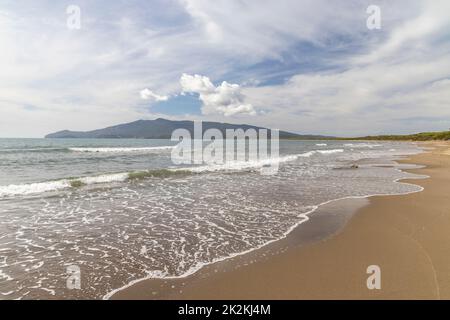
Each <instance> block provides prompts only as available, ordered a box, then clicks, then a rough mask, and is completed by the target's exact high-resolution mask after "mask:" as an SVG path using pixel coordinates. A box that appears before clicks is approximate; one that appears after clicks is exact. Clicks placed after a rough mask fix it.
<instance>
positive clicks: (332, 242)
mask: <svg viewBox="0 0 450 320" xmlns="http://www.w3.org/2000/svg"><path fill="white" fill-rule="evenodd" d="M423 146H424V147H427V148H431V147H432V148H433V149H429V150H427V152H425V153H422V154H418V155H414V156H411V157H410V158H409V159H407V160H402V161H399V162H401V163H411V164H421V165H424V166H425V167H424V168H422V169H412V170H407V171H409V172H412V173H417V174H421V175H427V176H429V177H430V178H427V179H414V180H403V181H402V182H407V183H413V184H416V185H420V186H422V187H423V188H424V190H423V191H422V192H417V193H411V194H407V195H399V196H374V197H370V198H369V199H368V201H367V202H368V204H367V205H364V206H362V207H361V208H359V209H358V210H356V213H355V214H352V215H351V218H349V221H348V223H346V224H345V226H343V227H342V228H340V230H339V231H338V232H336V233H335V234H333V235H330V236H329V237H326V238H325V239H322V240H319V241H311V242H312V243H309V244H304V243H302V244H298V245H290V246H288V247H287V249H286V250H279V252H277V253H276V254H272V255H270V257H269V258H266V259H261V260H260V261H252V263H249V264H243V265H240V266H239V267H236V268H228V270H226V271H222V272H221V271H220V270H219V272H218V271H217V270H214V272H211V270H209V271H208V270H203V271H202V270H201V271H199V272H198V273H197V274H196V275H194V276H192V277H193V279H192V280H190V279H189V277H188V278H186V279H176V280H146V281H142V282H139V283H137V284H135V285H133V286H130V287H129V288H126V289H124V290H121V291H119V292H118V293H116V294H115V295H114V296H113V298H114V299H152V298H161V299H450V210H449V209H450V196H449V191H448V190H449V189H448V188H449V186H450V144H448V143H444V142H439V143H426V144H423ZM343 201H345V202H346V203H348V202H349V201H350V202H351V201H354V202H355V203H356V202H358V201H357V200H343ZM340 202H342V201H337V202H334V203H330V204H328V205H325V206H323V207H321V209H320V210H321V211H328V212H333V211H334V210H338V209H337V208H339V206H340V207H341V210H342V205H340ZM345 208H348V209H345V210H346V211H349V210H350V208H349V207H348V206H345ZM344 213H345V212H344ZM293 234H294V235H293V236H292V237H295V232H293ZM294 240H295V238H294ZM291 242H292V239H291ZM299 243H300V241H299ZM230 263H231V262H230ZM373 265H376V266H379V268H380V271H381V277H380V279H381V288H380V289H372V290H370V289H368V287H367V279H368V277H370V276H371V274H368V273H367V268H368V267H369V266H373ZM206 269H208V268H206ZM210 269H211V268H210ZM216 269H220V268H216ZM202 273H203V274H202ZM156 287H158V288H159V289H160V290H159V292H158V294H157V295H156V296H155V291H154V290H155V288H156ZM166 287H167V288H175V287H176V288H177V289H176V290H170V289H164V288H166ZM178 288H180V290H178Z"/></svg>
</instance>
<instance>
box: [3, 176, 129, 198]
mask: <svg viewBox="0 0 450 320" xmlns="http://www.w3.org/2000/svg"><path fill="white" fill-rule="evenodd" d="M127 178H128V173H115V174H105V175H100V176H93V177H82V178H79V179H62V180H57V181H46V182H37V183H29V184H19V185H14V184H11V185H8V186H0V197H8V196H18V195H30V194H37V193H43V192H50V191H58V190H63V189H67V188H70V187H71V182H73V181H80V182H81V183H82V184H85V185H92V184H97V183H110V182H122V181H125V180H126V179H127Z"/></svg>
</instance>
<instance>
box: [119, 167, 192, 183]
mask: <svg viewBox="0 0 450 320" xmlns="http://www.w3.org/2000/svg"><path fill="white" fill-rule="evenodd" d="M188 174H191V172H190V171H187V170H167V169H160V170H149V171H136V172H131V173H129V174H128V180H140V179H145V178H167V177H171V176H180V175H188Z"/></svg>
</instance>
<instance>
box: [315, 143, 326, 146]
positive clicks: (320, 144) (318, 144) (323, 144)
mask: <svg viewBox="0 0 450 320" xmlns="http://www.w3.org/2000/svg"><path fill="white" fill-rule="evenodd" d="M316 146H318V147H326V146H327V144H326V143H316Z"/></svg>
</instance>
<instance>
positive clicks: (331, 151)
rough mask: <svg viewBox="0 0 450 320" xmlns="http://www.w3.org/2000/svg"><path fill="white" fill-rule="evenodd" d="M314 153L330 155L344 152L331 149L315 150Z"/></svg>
mask: <svg viewBox="0 0 450 320" xmlns="http://www.w3.org/2000/svg"><path fill="white" fill-rule="evenodd" d="M316 152H318V153H321V154H332V153H341V152H344V149H331V150H316Z"/></svg>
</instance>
